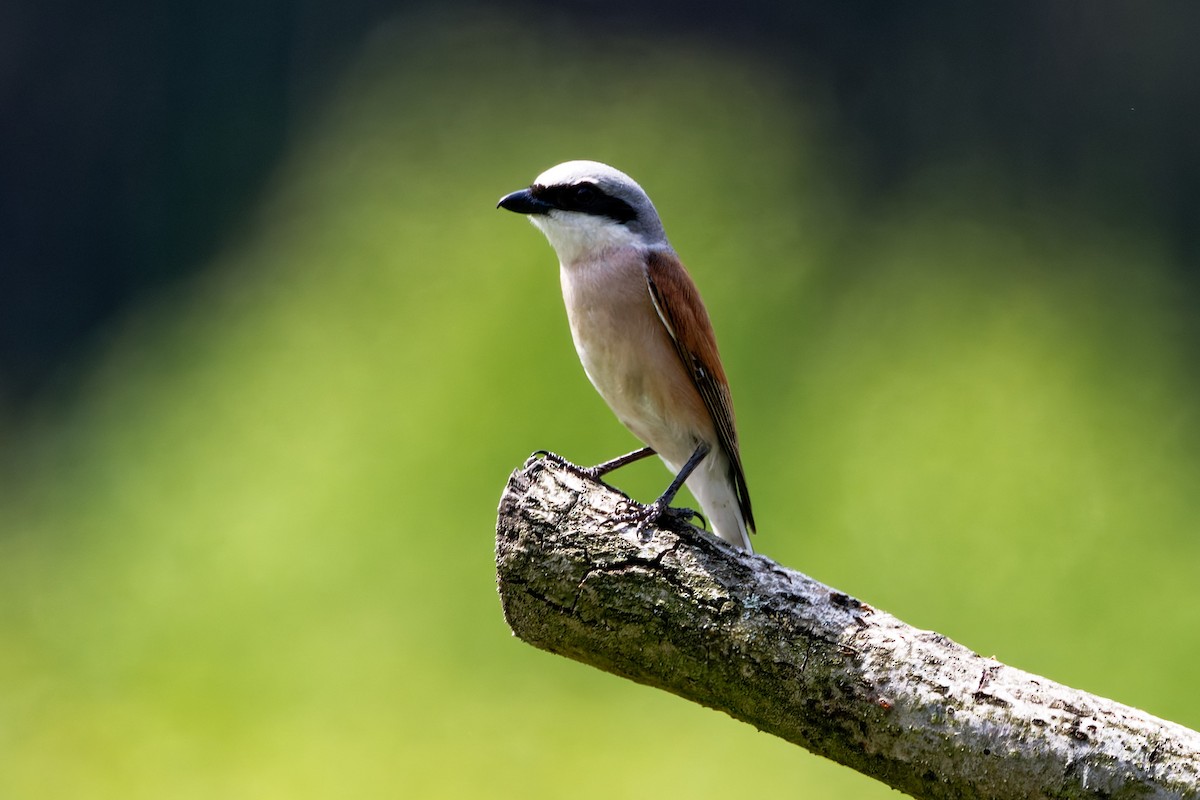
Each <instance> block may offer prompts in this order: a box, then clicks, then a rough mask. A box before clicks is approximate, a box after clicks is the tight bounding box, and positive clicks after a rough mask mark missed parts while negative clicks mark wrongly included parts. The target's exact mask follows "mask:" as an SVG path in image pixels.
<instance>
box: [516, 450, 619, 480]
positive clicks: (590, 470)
mask: <svg viewBox="0 0 1200 800" xmlns="http://www.w3.org/2000/svg"><path fill="white" fill-rule="evenodd" d="M537 460H541V461H549V462H550V463H551V464H553V465H555V466H556V467H562V468H563V469H565V470H566V471H567V472H570V473H572V474H574V475H578V476H579V477H581V478H583V479H584V480H588V481H593V482H601V483H602V482H603V481H600V476H601V475H603V474H604V473H603V472H601V471H600V468H599V467H581V466H579V465H578V464H573V463H571V462H570V461H567V460H566V459H565V458H563V457H562V456H560V455H559V454H558V453H552V452H550V451H549V450H534V451H533V454H532V455H530V456H529V458H528V459H526V461H525V465H526V466H529V465H530V464H531V463H533V462H534V461H537ZM601 466H603V465H601Z"/></svg>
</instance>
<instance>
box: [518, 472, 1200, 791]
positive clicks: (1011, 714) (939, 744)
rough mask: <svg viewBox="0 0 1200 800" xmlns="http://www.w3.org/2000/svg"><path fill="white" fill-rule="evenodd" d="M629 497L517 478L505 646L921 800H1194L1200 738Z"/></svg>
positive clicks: (578, 481) (563, 480)
mask: <svg viewBox="0 0 1200 800" xmlns="http://www.w3.org/2000/svg"><path fill="white" fill-rule="evenodd" d="M625 502H626V497H625V496H624V495H622V494H620V493H618V492H616V491H614V490H612V489H610V488H609V487H607V486H605V485H603V484H599V483H595V482H592V481H588V480H585V479H584V478H581V477H580V476H578V475H576V474H575V473H574V472H572V471H570V470H568V469H566V468H564V467H562V466H560V465H557V464H554V463H551V462H549V461H544V460H535V459H531V460H530V461H529V462H527V463H526V464H525V466H524V467H523V468H522V469H520V470H517V471H516V472H514V473H513V475H512V477H511V478H510V479H509V483H508V486H507V488H506V489H505V492H504V496H503V498H502V500H501V503H500V511H499V522H498V526H497V532H496V564H497V574H498V579H499V586H500V596H501V600H502V602H503V606H504V614H505V617H506V618H507V620H508V623H509V625H510V626H511V627H512V630H513V632H514V633H516V635H517V636H519V637H520V638H522V639H524V640H525V641H526V642H528V643H530V644H532V645H534V646H535V647H539V648H542V649H544V650H548V651H550V652H552V653H558V654H560V655H564V656H568V657H570V658H574V659H577V660H579V661H582V662H584V663H585V664H590V665H592V666H594V667H598V668H600V669H603V670H605V671H608V672H612V673H615V674H617V675H622V676H624V677H626V678H629V679H631V680H634V681H637V682H638V683H643V684H647V685H649V686H656V687H658V688H661V689H665V690H667V691H669V692H672V693H674V694H677V695H679V696H681V697H685V698H687V699H689V700H693V701H695V702H697V703H702V704H703V705H706V706H709V707H711V708H715V709H719V710H721V711H724V712H725V713H727V714H729V715H730V716H732V717H734V718H736V719H740V720H743V721H745V722H748V723H750V724H751V725H754V726H755V727H757V728H759V729H761V730H763V731H766V732H769V733H772V734H775V735H776V736H779V737H781V738H783V739H786V740H787V741H790V742H793V743H795V744H798V745H800V746H802V747H804V748H806V749H808V750H811V751H812V752H814V753H817V754H818V755H822V756H825V757H827V758H830V759H833V760H834V761H838V762H840V763H842V764H845V765H846V766H848V767H851V768H853V769H855V770H858V771H859V772H862V773H864V774H866V775H869V776H871V777H873V778H876V779H878V780H880V781H883V782H884V783H886V784H888V785H889V786H892V787H894V788H896V789H899V790H901V791H903V792H906V793H908V794H910V795H912V796H914V797H921V798H955V799H957V798H974V797H978V798H1020V799H1021V800H1029V798H1077V797H1078V798H1082V797H1088V798H1096V797H1105V798H1175V797H1179V798H1196V797H1200V734H1198V733H1196V732H1195V731H1192V730H1189V729H1187V728H1184V727H1181V726H1179V725H1176V724H1174V723H1171V722H1166V721H1164V720H1161V719H1158V718H1156V717H1153V716H1150V715H1149V714H1146V713H1144V712H1142V711H1139V710H1137V709H1135V708H1131V707H1129V706H1125V705H1121V704H1119V703H1115V702H1113V701H1111V700H1106V699H1103V698H1100V697H1096V696H1093V695H1090V694H1087V693H1085V692H1081V691H1078V690H1075V689H1071V688H1069V687H1066V686H1062V685H1061V684H1057V683H1054V682H1053V681H1050V680H1047V679H1045V678H1041V677H1038V676H1036V675H1032V674H1030V673H1027V672H1022V671H1021V670H1018V669H1014V668H1013V667H1009V666H1006V665H1004V664H1001V663H1000V662H998V661H996V660H994V659H991V658H985V657H982V656H979V655H977V654H976V653H973V652H971V651H970V650H968V649H967V648H965V647H963V646H961V645H959V644H956V643H955V642H953V641H951V640H949V639H948V638H946V637H945V636H942V635H941V634H938V633H933V632H930V631H923V630H918V629H916V628H913V627H911V626H909V625H906V624H905V623H903V622H901V621H900V620H898V619H896V618H895V617H893V616H891V615H889V614H887V613H884V612H882V611H879V610H877V609H874V608H871V607H869V606H867V605H866V604H864V603H861V602H859V601H858V600H856V599H855V598H853V597H850V596H848V595H846V594H844V593H842V592H839V591H837V590H835V589H831V588H829V587H827V586H825V585H823V584H821V583H818V582H817V581H814V580H812V579H810V578H808V577H806V576H804V575H801V574H799V573H797V572H794V571H792V570H789V569H785V568H783V567H781V566H779V565H778V564H776V563H774V562H772V561H771V560H769V559H767V558H765V557H763V556H751V555H748V554H746V553H743V552H740V551H737V550H735V549H733V548H731V547H729V546H728V545H726V544H724V543H723V542H720V541H718V540H716V539H714V538H713V537H710V536H708V535H707V534H704V533H702V532H699V531H696V530H694V529H690V528H687V527H686V526H685V527H683V528H681V529H680V530H663V529H653V530H651V531H649V532H648V535H647V534H646V533H643V535H642V536H639V535H638V534H637V533H636V532H634V531H632V530H628V529H627V528H622V527H620V526H617V527H614V525H613V524H612V523H611V522H610V519H611V518H612V517H613V516H614V515H615V514H617V513H619V512H620V510H622V508H623V506H624V503H625Z"/></svg>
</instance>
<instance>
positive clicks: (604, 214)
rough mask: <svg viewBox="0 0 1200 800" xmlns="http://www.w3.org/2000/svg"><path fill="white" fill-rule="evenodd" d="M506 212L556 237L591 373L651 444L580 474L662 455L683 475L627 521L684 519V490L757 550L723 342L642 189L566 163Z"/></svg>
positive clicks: (596, 168)
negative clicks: (678, 506)
mask: <svg viewBox="0 0 1200 800" xmlns="http://www.w3.org/2000/svg"><path fill="white" fill-rule="evenodd" d="M498 206H499V207H500V208H505V209H508V210H509V211H515V212H517V213H518V214H527V215H528V216H529V220H530V222H532V223H533V224H534V225H536V226H537V227H538V228H539V229H541V231H542V233H544V234H546V238H547V239H549V240H550V245H551V246H552V247H553V248H554V250H555V252H556V253H557V254H558V259H559V263H560V271H559V275H560V277H561V279H562V291H563V300H564V301H565V302H566V306H567V319H568V320H569V322H570V324H571V336H572V337H573V338H574V340H575V350H576V351H577V352H578V353H579V360H580V361H582V362H583V369H584V371H585V372H586V373H587V376H588V378H589V379H591V381H592V385H594V386H595V387H596V390H597V391H598V392H600V396H601V397H603V398H604V400H605V402H607V403H608V405H609V407H610V408H611V409H612V410H613V412H614V413H615V414H616V415H617V418H618V419H619V420H621V422H622V423H624V425H625V427H626V428H628V429H629V430H630V431H632V432H633V435H634V436H636V437H637V438H639V439H641V440H642V442H644V443H645V444H646V445H647V447H645V448H642V449H641V450H638V451H635V452H633V453H629V454H628V455H625V456H621V457H620V458H616V459H613V460H612V461H608V462H605V463H603V464H600V465H598V466H596V467H591V468H590V469H584V470H581V471H582V472H584V473H585V474H587V475H590V476H591V477H595V478H599V477H600V476H602V475H604V474H605V473H607V472H609V471H611V470H613V469H616V468H617V467H620V466H624V465H625V464H629V463H631V462H633V461H636V460H638V459H640V458H645V457H646V456H649V455H653V454H654V453H658V455H659V456H661V457H662V460H663V461H664V462H666V465H667V467H668V468H670V469H671V471H672V472H674V473H676V478H675V480H674V481H673V482H672V483H671V485H670V486H669V487H668V488H667V491H666V492H664V493H663V495H662V496H661V497H659V498H658V500H656V501H655V502H654V503H652V504H650V505H648V506H643V507H641V508H639V509H638V510H637V511H635V512H633V513H632V514H629V515H626V517H625V519H627V520H628V521H633V522H637V523H639V524H647V523H650V522H654V521H656V520H658V519H661V518H662V517H664V516H666V515H672V514H677V513H678V512H677V511H676V510H674V509H671V508H670V505H671V501H672V500H673V499H674V498H675V494H676V492H678V491H679V487H680V486H682V485H683V483H684V482H685V481H686V482H687V486H688V488H689V489H691V491H692V494H694V495H695V497H696V499H697V500H698V501H699V502H700V507H701V509H702V510H703V512H704V514H705V516H706V517H707V518H708V521H709V522H710V523H711V524H712V527H713V531H714V532H715V533H716V534H717V536H720V537H721V538H722V539H724V540H726V541H728V542H730V543H732V544H733V545H735V546H737V547H740V548H742V549H743V550H747V551H750V550H751V547H750V536H749V531H752V530H754V516H753V514H752V513H751V510H750V494H749V492H748V491H747V489H746V476H745V474H744V473H743V471H742V460H741V456H740V455H739V454H738V436H737V429H736V428H735V427H734V421H733V400H732V398H731V396H730V393H729V383H728V381H727V380H726V378H725V370H724V369H723V368H722V367H721V359H720V356H718V355H717V340H716V338H715V337H714V335H713V329H712V324H711V323H710V322H709V320H708V312H707V311H706V310H705V309H704V303H702V302H701V301H700V293H699V292H698V291H697V290H696V284H695V283H693V282H692V278H691V276H690V275H688V272H687V270H686V269H685V268H684V266H683V264H682V262H680V260H679V257H678V256H677V255H675V251H674V250H673V249H672V248H671V245H670V243H669V242H668V241H667V236H666V233H665V232H664V231H663V226H662V222H661V221H659V218H658V212H657V211H655V210H654V204H653V203H651V202H650V198H649V197H647V196H646V193H645V192H644V191H642V187H640V186H638V185H637V183H636V182H635V181H634V180H633V179H632V178H630V177H629V176H628V175H626V174H625V173H623V172H621V171H619V170H616V169H613V168H612V167H610V166H608V165H606V164H600V163H597V162H595V161H568V162H567V163H565V164H559V165H558V166H556V167H552V168H550V169H548V170H546V171H545V172H543V173H542V174H541V175H539V176H538V177H537V179H536V180H535V181H534V182H533V185H532V186H530V187H529V188H528V189H521V190H520V191H516V192H513V193H512V194H509V195H505V196H504V197H502V198H501V199H500V202H499V204H498ZM690 515H691V512H686V516H690Z"/></svg>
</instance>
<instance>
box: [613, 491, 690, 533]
mask: <svg viewBox="0 0 1200 800" xmlns="http://www.w3.org/2000/svg"><path fill="white" fill-rule="evenodd" d="M630 504H631V505H632V510H630V511H627V512H625V513H624V514H618V515H617V516H615V517H613V518H612V521H613V522H614V523H616V524H617V525H618V526H620V525H629V526H632V527H633V529H634V530H635V531H636V532H637V535H638V539H639V540H641V541H643V542H645V541H648V540H649V539H650V528H651V526H654V525H658V526H660V527H663V528H669V529H671V530H675V531H678V530H680V529H682V528H686V527H688V526H689V525H690V524H691V521H692V520H693V519H699V520H700V522H701V523H703V524H704V527H706V528H707V527H708V521H707V520H706V519H704V517H703V515H701V514H700V512H699V511H696V510H694V509H691V508H676V507H674V506H672V505H671V504H670V503H669V502H667V501H666V500H665V499H664V498H661V497H660V498H659V499H658V500H655V501H654V502H653V503H650V504H649V505H642V504H641V503H634V502H633V501H630Z"/></svg>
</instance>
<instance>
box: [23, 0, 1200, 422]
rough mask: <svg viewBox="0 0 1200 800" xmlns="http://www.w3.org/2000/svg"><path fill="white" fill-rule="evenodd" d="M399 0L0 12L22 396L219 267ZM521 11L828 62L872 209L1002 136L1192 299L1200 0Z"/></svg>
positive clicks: (775, 58)
mask: <svg viewBox="0 0 1200 800" xmlns="http://www.w3.org/2000/svg"><path fill="white" fill-rule="evenodd" d="M404 5H405V4H403V3H388V2H382V1H378V2H375V1H371V0H350V2H342V3H337V4H334V3H317V2H313V1H312V0H310V1H309V2H286V1H285V0H274V1H267V0H264V1H261V2H254V3H250V4H243V3H231V2H212V3H170V4H162V3H157V4H154V3H130V2H125V3H121V4H118V5H116V6H115V7H113V6H103V7H100V6H95V5H91V4H81V3H62V2H54V3H40V4H35V3H30V2H24V3H18V4H16V5H14V4H7V5H6V6H5V7H4V9H3V10H0V118H2V120H3V127H2V130H3V134H2V135H3V140H4V141H3V144H4V146H3V147H2V148H0V402H3V403H4V404H5V405H8V406H9V407H10V408H11V409H13V410H16V411H18V412H19V410H20V408H22V407H23V406H25V405H26V404H27V403H28V402H29V401H30V400H31V399H32V398H35V397H37V396H38V395H39V394H41V393H43V392H44V391H46V390H48V389H50V388H55V389H56V390H59V391H61V390H68V391H69V387H70V385H71V382H72V376H73V374H74V368H73V366H72V365H73V364H75V363H76V359H77V356H78V354H79V353H80V352H81V349H82V348H84V347H85V346H86V344H87V342H88V341H89V340H90V339H91V338H92V337H94V336H95V334H96V332H97V331H98V330H100V329H102V328H103V326H104V325H105V323H106V321H108V320H110V319H112V318H113V317H114V316H115V315H117V314H119V313H120V312H121V310H122V309H123V308H126V307H127V306H129V305H130V304H131V303H135V302H137V301H138V299H139V298H140V297H143V296H144V295H145V293H146V292H147V291H150V290H154V289H155V288H156V287H161V286H163V285H165V284H169V283H170V282H171V281H173V280H175V279H177V278H178V277H180V276H183V275H187V274H188V273H190V272H192V271H194V270H196V269H198V268H199V267H200V265H202V264H203V263H204V260H205V258H206V256H208V255H209V254H210V253H211V252H212V251H213V249H214V247H216V246H217V244H218V243H219V242H220V241H221V240H222V237H223V236H226V235H228V234H229V232H230V231H231V230H236V228H237V225H238V221H239V218H240V217H241V216H242V215H243V214H244V213H245V212H246V211H247V209H249V208H250V207H251V206H252V205H253V203H254V202H255V198H256V196H257V193H258V191H259V189H260V187H261V186H262V183H263V181H264V179H265V177H266V176H267V175H269V173H270V171H271V169H272V166H273V165H274V164H275V162H276V159H277V158H279V156H280V154H281V152H282V151H283V149H284V147H285V146H286V144H287V141H288V135H289V129H290V128H289V126H290V124H291V123H292V122H293V121H294V120H295V119H296V118H297V116H298V115H302V114H303V113H304V111H305V109H306V108H308V107H309V106H310V105H311V104H312V103H313V102H314V101H315V100H316V99H318V98H320V96H321V95H322V92H323V91H324V89H325V87H326V86H327V85H328V84H329V82H330V81H331V80H333V79H334V78H335V77H336V75H337V74H338V71H339V69H340V68H341V67H342V65H343V61H344V58H345V57H346V54H347V53H349V52H351V51H352V50H353V49H354V47H355V46H356V45H357V44H358V43H359V41H360V40H361V39H362V38H363V37H364V36H366V35H368V34H369V32H370V31H371V30H372V29H373V27H374V26H376V25H378V24H379V23H380V22H381V21H383V20H385V19H387V18H388V17H390V16H391V15H393V14H394V13H395V12H396V11H398V10H400V9H401V8H402V7H403V6H404ZM523 6H524V10H525V11H527V12H532V13H536V14H538V15H544V16H545V17H547V18H549V19H550V20H552V21H553V24H556V25H558V26H559V27H560V28H561V29H562V30H563V31H564V33H565V34H566V35H569V36H574V37H579V38H580V39H581V40H587V39H588V38H589V37H592V36H598V35H600V34H601V33H603V34H606V35H609V34H618V35H619V34H621V33H622V32H646V31H650V32H654V33H655V34H656V35H662V36H669V35H672V34H674V33H678V32H680V31H687V32H689V33H692V34H696V33H698V34H700V35H701V36H702V37H711V38H712V40H713V41H714V42H716V41H720V42H721V43H722V46H723V47H729V46H733V47H737V48H744V49H746V50H748V51H752V52H755V53H757V54H758V56H759V57H760V58H765V59H768V60H770V61H771V62H773V63H775V64H777V65H782V66H783V67H784V68H785V69H786V70H787V71H788V72H789V73H790V74H792V75H794V76H795V79H796V81H797V83H798V84H804V83H808V82H811V80H812V79H813V77H814V76H815V77H816V78H817V79H818V81H819V82H820V83H821V84H822V85H825V86H827V87H829V91H830V92H831V93H832V94H831V97H830V98H828V99H829V100H830V101H831V102H832V107H833V109H834V111H835V120H834V124H835V126H836V130H837V131H838V135H839V136H841V137H843V138H844V140H845V141H846V142H847V145H848V146H850V147H853V148H855V149H856V150H857V152H858V158H859V163H860V164H862V165H863V171H862V174H861V175H860V176H859V177H860V178H861V180H862V181H863V186H864V191H863V192H862V193H861V200H862V202H864V203H867V204H870V203H872V202H877V201H884V200H886V198H887V197H888V193H889V191H890V189H891V188H892V187H894V186H896V185H897V184H898V183H899V182H902V181H903V180H905V179H906V177H908V176H909V175H910V174H912V173H913V171H914V170H915V169H918V168H920V166H921V165H922V164H924V163H926V162H928V161H930V160H932V159H938V160H942V159H945V158H946V157H948V156H949V157H954V156H958V155H963V156H970V155H972V154H983V155H985V156H986V158H988V159H989V160H991V161H992V162H994V163H998V164H1001V165H1002V166H1003V168H1004V169H1005V170H1006V171H1007V172H1008V173H1009V174H1010V175H1012V176H1015V179H1016V180H1017V181H1019V182H1020V183H1021V184H1022V185H1024V186H1027V187H1031V188H1032V190H1034V191H1036V187H1038V186H1046V187H1052V188H1053V190H1054V191H1055V192H1056V193H1058V194H1060V195H1065V196H1068V197H1071V196H1078V197H1081V198H1087V200H1088V202H1089V205H1090V206H1091V207H1092V209H1093V210H1094V211H1095V212H1096V213H1098V214H1099V215H1100V216H1101V218H1103V219H1107V220H1110V222H1111V224H1112V225H1114V226H1122V225H1137V226H1144V225H1147V224H1152V225H1155V226H1161V227H1164V228H1165V230H1163V231H1162V233H1163V235H1164V236H1165V237H1166V239H1167V241H1168V242H1170V243H1172V245H1173V247H1174V255H1175V257H1176V263H1177V266H1178V269H1179V270H1180V271H1181V272H1183V273H1186V274H1187V276H1188V278H1189V280H1188V281H1187V282H1186V285H1188V286H1190V287H1192V291H1195V287H1196V285H1197V282H1196V281H1195V279H1194V278H1195V275H1196V269H1197V262H1198V258H1197V256H1198V254H1200V233H1198V229H1200V226H1198V225H1197V221H1198V218H1200V147H1198V146H1197V142H1198V141H1200V66H1198V63H1197V54H1196V50H1197V48H1196V45H1195V33H1196V31H1198V30H1200V7H1198V6H1197V5H1196V4H1194V3H1187V2H1168V3H1154V4H1127V3H1082V2H1071V3H1043V2H1037V1H1036V0H1024V1H1023V2H1013V3H1007V4H1004V5H1003V6H996V7H989V6H977V5H962V4H957V3H922V4H891V3H857V4H849V3H822V4H807V5H803V6H802V5H800V4H792V3H781V2H780V3H777V2H752V3H746V4H741V5H739V7H738V8H737V10H736V11H731V10H730V7H729V6H727V5H726V4H723V3H698V4H697V3H670V2H666V3H662V2H660V3H656V4H653V5H652V6H649V7H647V6H646V5H645V4H644V3H637V2H608V3H595V2H589V3H580V4H574V5H572V6H571V7H570V8H566V7H564V6H562V4H559V3H549V2H547V3H525V4H523ZM553 68H554V65H553V64H547V65H546V69H547V70H552V69H553ZM1190 299H1191V298H1189V300H1190Z"/></svg>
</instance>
